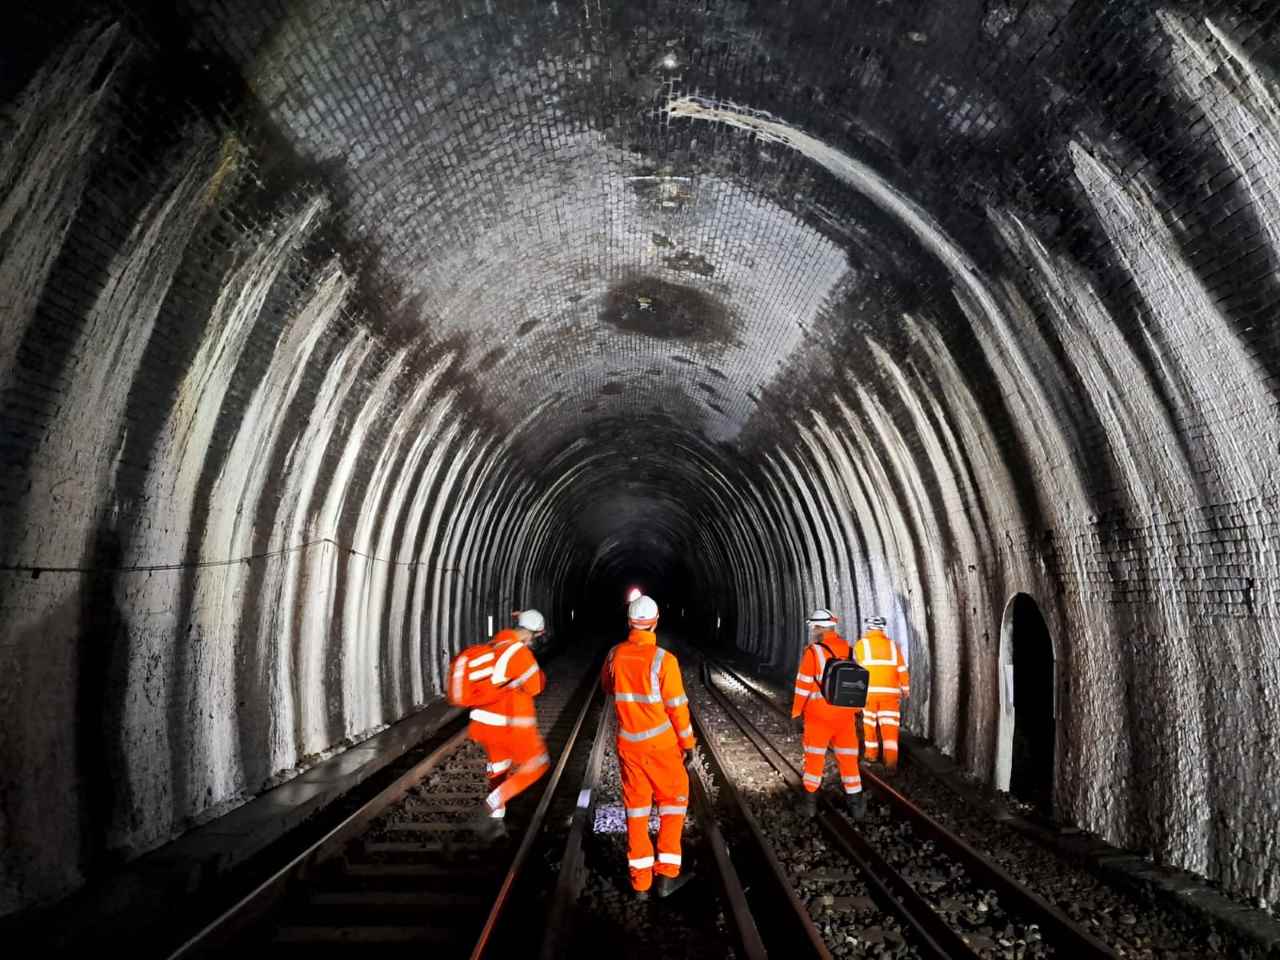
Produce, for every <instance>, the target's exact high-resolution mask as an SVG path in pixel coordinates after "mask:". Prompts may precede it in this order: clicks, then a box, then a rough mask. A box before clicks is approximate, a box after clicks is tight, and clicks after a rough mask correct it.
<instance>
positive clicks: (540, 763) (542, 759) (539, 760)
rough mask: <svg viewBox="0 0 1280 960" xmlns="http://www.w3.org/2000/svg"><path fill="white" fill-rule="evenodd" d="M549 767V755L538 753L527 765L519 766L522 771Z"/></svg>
mask: <svg viewBox="0 0 1280 960" xmlns="http://www.w3.org/2000/svg"><path fill="white" fill-rule="evenodd" d="M550 765H551V755H550V754H547V753H540V754H538V755H537V756H536V757H534V758H533V759H532V760H530V761H528V762H527V763H523V764H521V765H520V768H521V769H522V770H537V769H538V768H539V767H547V766H550Z"/></svg>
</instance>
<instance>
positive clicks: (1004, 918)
mask: <svg viewBox="0 0 1280 960" xmlns="http://www.w3.org/2000/svg"><path fill="white" fill-rule="evenodd" d="M703 682H704V687H705V690H706V691H707V693H708V695H709V697H710V698H711V700H712V701H714V703H715V706H716V708H717V709H718V710H719V711H720V714H721V715H722V716H723V717H724V718H727V722H728V723H729V724H730V727H729V729H727V730H726V731H725V735H724V736H723V737H722V743H724V744H726V745H729V744H733V743H734V742H735V740H736V741H737V744H738V745H737V746H736V747H734V749H735V750H736V751H737V752H738V753H742V752H744V749H745V747H744V745H743V744H744V741H745V742H746V743H750V744H751V747H752V748H753V749H754V751H755V753H756V755H757V756H758V757H759V758H760V760H763V761H764V762H765V764H767V767H768V768H770V769H771V770H772V773H773V776H774V777H775V778H777V779H779V780H781V781H782V782H783V783H784V784H785V785H786V787H787V792H788V794H789V796H787V798H786V799H787V802H790V803H792V804H794V801H795V795H796V791H798V790H799V789H800V777H801V770H800V767H799V763H798V761H799V758H800V751H799V738H798V736H796V734H795V732H794V731H793V730H792V729H791V728H790V727H789V723H788V717H787V715H786V713H785V712H784V711H783V710H782V709H781V708H780V707H779V706H778V705H777V704H776V703H774V702H773V701H772V700H771V699H770V698H768V697H767V696H766V695H764V694H762V693H761V692H760V691H759V690H758V689H756V688H755V687H754V685H751V684H749V683H747V682H745V681H744V680H743V679H742V678H741V677H739V676H738V675H737V674H736V673H734V672H733V671H732V670H730V669H729V668H727V667H724V666H721V665H719V664H711V663H706V664H704V672H703ZM744 699H746V700H752V699H754V700H755V701H758V703H761V704H763V705H765V707H766V710H765V712H764V714H763V715H760V714H759V712H758V711H757V712H756V716H755V718H754V719H753V718H752V717H750V716H748V715H747V711H746V710H745V709H744V707H745V704H744V702H743V700H744ZM735 701H736V702H735ZM759 763H760V761H759V760H757V761H755V764H754V765H755V767H757V768H758V767H759ZM753 775H754V776H756V777H760V776H761V774H759V773H756V774H753ZM863 778H864V784H865V785H867V786H868V787H869V788H870V790H871V791H872V793H873V795H874V796H875V797H876V798H877V799H878V800H879V801H880V803H878V804H877V805H876V807H875V808H873V810H872V813H871V815H870V816H869V817H868V819H867V820H866V821H864V822H862V823H860V824H858V825H857V826H856V827H855V826H854V825H853V824H852V823H851V822H850V821H849V820H848V819H847V818H846V817H845V816H844V814H843V813H842V812H841V811H840V810H839V809H837V808H836V806H835V805H834V804H833V803H832V802H831V800H830V797H825V798H824V801H823V803H822V804H821V807H820V813H819V817H818V824H819V825H820V827H821V828H822V831H823V834H824V836H825V840H826V843H825V844H824V845H823V848H822V850H820V851H817V853H818V854H820V855H818V856H815V857H814V858H813V860H814V863H816V865H817V869H816V870H815V869H813V866H814V863H810V864H808V865H807V866H806V868H805V870H803V871H801V872H799V873H797V872H796V871H794V870H793V871H792V876H793V880H794V879H796V878H797V877H808V878H809V879H812V876H813V875H814V874H816V875H818V876H821V875H822V874H823V873H824V872H825V873H828V874H830V875H832V876H836V875H838V871H835V870H833V868H832V864H831V862H830V861H831V859H832V857H831V856H830V854H831V850H832V849H833V848H834V849H836V850H838V851H839V852H840V853H841V854H842V855H843V858H844V859H845V861H846V864H852V865H853V866H854V867H855V868H856V873H857V875H858V879H857V880H854V878H852V877H848V876H847V874H846V876H845V877H844V879H845V881H846V883H847V884H848V891H849V892H845V893H843V894H841V895H838V896H839V899H838V898H837V895H831V894H816V892H814V891H813V890H812V886H813V884H812V883H811V882H809V880H805V881H802V882H799V883H797V884H796V885H797V886H800V887H801V889H802V890H804V889H805V888H806V887H808V888H809V889H808V890H807V891H806V892H808V893H809V894H810V895H811V896H810V903H811V911H810V912H811V914H818V919H821V911H820V910H815V909H813V907H812V904H813V903H814V901H815V900H816V902H817V905H818V906H819V907H821V906H823V905H830V906H856V907H863V908H865V907H866V906H867V903H866V901H867V900H868V899H869V900H871V901H873V902H874V904H875V905H876V906H877V907H878V908H879V910H880V911H881V914H880V915H879V916H875V915H870V916H866V917H862V918H856V917H855V918H849V919H844V920H841V919H839V918H837V920H836V922H833V923H829V924H828V925H827V926H826V927H825V928H824V934H825V935H826V936H828V937H832V936H836V937H837V938H841V939H843V941H844V943H842V944H840V945H841V946H846V947H848V946H853V947H855V948H859V947H862V946H865V944H863V942H862V941H863V939H864V938H860V937H859V936H858V934H857V931H858V930H860V929H861V930H863V931H864V932H865V931H866V930H867V929H870V928H875V929H876V930H877V931H878V932H877V934H876V935H875V936H876V939H890V940H893V941H896V940H897V938H899V937H900V938H901V940H902V950H901V955H913V954H914V955H917V956H922V957H974V956H981V957H997V956H999V957H1003V956H1035V957H1042V956H1043V957H1048V956H1059V957H1093V958H1098V957H1114V956H1116V954H1115V952H1114V951H1112V950H1111V948H1110V947H1108V946H1107V945H1106V944H1104V943H1102V942H1101V941H1100V940H1098V939H1097V938H1096V937H1094V936H1093V935H1092V934H1090V933H1089V932H1088V931H1086V930H1084V929H1082V928H1081V927H1080V926H1079V925H1077V924H1075V923H1074V922H1073V921H1072V920H1071V919H1070V918H1068V917H1067V916H1066V915H1065V914H1063V913H1062V911H1060V910H1058V909H1057V908H1056V907H1055V906H1053V905H1052V904H1050V903H1048V902H1047V901H1046V900H1044V899H1043V898H1041V897H1040V896H1039V895H1038V894H1036V893H1035V892H1033V891H1032V890H1030V889H1028V888H1027V887H1025V886H1024V885H1022V884H1021V883H1019V882H1018V881H1017V880H1015V879H1014V878H1013V877H1012V876H1010V875H1009V874H1008V873H1006V872H1005V871H1004V870H1003V869H1002V868H1000V867H999V866H998V865H996V864H995V863H993V862H992V861H990V860H989V859H988V858H986V857H984V856H983V855H982V854H981V853H980V852H978V851H977V850H976V849H974V848H973V847H972V846H971V845H969V844H968V843H966V842H965V841H964V840H962V839H961V838H960V837H958V836H956V835H955V834H953V833H952V832H951V831H949V830H947V829H946V828H945V827H943V826H942V825H941V824H940V823H938V822H937V821H935V820H933V819H932V818H931V817H929V816H928V815H927V814H926V813H925V812H924V811H923V810H921V809H919V808H918V807H916V806H915V805H914V804H912V803H911V802H910V801H909V800H907V798H906V797H904V796H902V795H901V794H900V793H898V792H897V791H895V790H893V789H892V788H891V787H890V786H889V785H888V784H886V783H885V782H884V781H883V780H882V779H881V778H880V777H878V776H876V775H875V774H874V773H872V772H871V771H869V770H866V769H865V768H864V771H863ZM811 832H812V831H811ZM859 881H860V882H859ZM867 913H869V914H870V911H867ZM885 920H889V923H888V924H886V923H885V922H884V921H885ZM886 933H887V934H889V935H888V936H886ZM828 946H829V947H830V946H831V944H830V943H828ZM854 955H870V956H876V955H883V954H878V953H874V952H871V951H870V950H860V951H859V952H857V953H855V954H854ZM891 955H892V954H891Z"/></svg>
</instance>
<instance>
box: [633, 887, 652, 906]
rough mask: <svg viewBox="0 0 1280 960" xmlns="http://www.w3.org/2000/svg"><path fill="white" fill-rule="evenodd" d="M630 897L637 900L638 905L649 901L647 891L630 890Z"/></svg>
mask: <svg viewBox="0 0 1280 960" xmlns="http://www.w3.org/2000/svg"><path fill="white" fill-rule="evenodd" d="M631 896H632V897H633V898H634V899H636V900H638V901H639V902H640V903H645V902H647V901H648V900H649V891H648V890H632V891H631Z"/></svg>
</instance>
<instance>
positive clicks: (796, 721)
mask: <svg viewBox="0 0 1280 960" xmlns="http://www.w3.org/2000/svg"><path fill="white" fill-rule="evenodd" d="M791 728H792V729H793V730H803V729H804V717H803V716H799V717H792V718H791Z"/></svg>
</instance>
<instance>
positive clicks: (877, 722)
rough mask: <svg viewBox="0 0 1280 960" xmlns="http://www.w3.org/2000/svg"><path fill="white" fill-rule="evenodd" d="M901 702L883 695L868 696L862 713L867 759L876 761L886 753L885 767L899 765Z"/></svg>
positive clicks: (898, 699) (895, 694)
mask: <svg viewBox="0 0 1280 960" xmlns="http://www.w3.org/2000/svg"><path fill="white" fill-rule="evenodd" d="M900 704H901V700H900V698H899V697H898V695H897V692H896V691H895V692H894V694H893V695H887V694H883V693H870V694H867V706H866V709H865V710H863V711H862V738H863V740H864V741H865V742H866V748H867V759H868V760H875V759H876V758H877V757H878V756H879V755H880V752H881V750H882V749H883V751H884V765H885V766H886V767H889V768H893V767H896V766H897V765H898V727H899V724H900V723H901V719H900V712H901V707H900Z"/></svg>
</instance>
